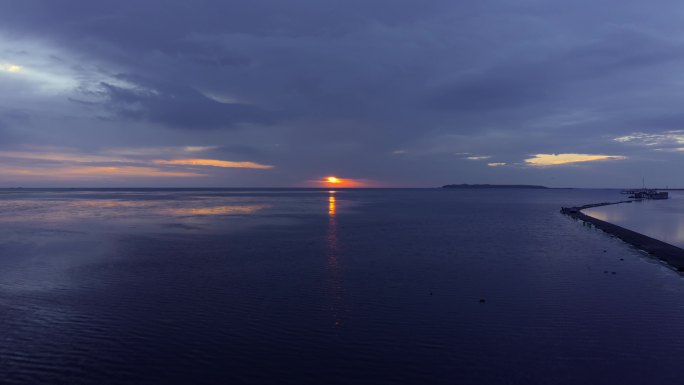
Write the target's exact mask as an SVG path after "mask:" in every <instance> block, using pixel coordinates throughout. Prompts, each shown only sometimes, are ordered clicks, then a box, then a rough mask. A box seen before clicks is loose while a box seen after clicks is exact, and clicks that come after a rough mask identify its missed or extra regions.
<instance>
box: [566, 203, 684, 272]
mask: <svg viewBox="0 0 684 385" xmlns="http://www.w3.org/2000/svg"><path fill="white" fill-rule="evenodd" d="M631 202H632V201H620V202H603V203H594V204H589V205H584V206H576V207H562V208H561V210H560V212H561V213H562V214H565V215H567V216H569V217H571V218H574V219H577V220H581V221H583V222H586V223H589V224H591V225H593V226H594V227H596V228H597V229H599V230H602V231H604V232H606V233H608V234H610V235H613V236H615V237H617V238H619V239H621V240H622V241H624V242H626V243H628V244H630V245H632V246H634V247H635V248H637V249H639V250H642V251H644V252H646V253H648V254H650V255H651V256H653V257H655V258H657V259H659V260H661V261H663V262H665V263H667V264H668V265H670V266H671V267H672V268H674V269H675V270H677V271H680V272H684V249H681V248H679V247H677V246H673V245H671V244H669V243H665V242H663V241H660V240H658V239H655V238H651V237H649V236H646V235H644V234H641V233H637V232H636V231H632V230H629V229H626V228H624V227H621V226H618V225H614V224H612V223H609V222H606V221H602V220H600V219H597V218H594V217H591V216H589V215H587V214H584V213H583V212H582V210H584V209H589V208H592V207H600V206H608V205H615V204H620V203H631Z"/></svg>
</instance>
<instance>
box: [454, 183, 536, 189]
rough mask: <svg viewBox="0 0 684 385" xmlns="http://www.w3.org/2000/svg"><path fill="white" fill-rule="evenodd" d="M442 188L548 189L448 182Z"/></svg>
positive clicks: (528, 185)
mask: <svg viewBox="0 0 684 385" xmlns="http://www.w3.org/2000/svg"><path fill="white" fill-rule="evenodd" d="M442 188H517V189H547V188H548V187H546V186H535V185H531V184H448V185H445V186H442Z"/></svg>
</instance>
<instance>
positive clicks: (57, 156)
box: [0, 151, 129, 163]
mask: <svg viewBox="0 0 684 385" xmlns="http://www.w3.org/2000/svg"><path fill="white" fill-rule="evenodd" d="M0 157H2V158H13V159H28V160H47V161H51V162H72V163H92V162H128V161H129V160H128V159H125V158H119V157H110V156H100V155H89V154H74V153H71V152H55V151H48V152H39V151H0Z"/></svg>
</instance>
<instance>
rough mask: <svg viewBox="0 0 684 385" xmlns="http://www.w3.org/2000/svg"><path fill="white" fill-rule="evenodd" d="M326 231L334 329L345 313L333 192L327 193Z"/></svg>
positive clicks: (335, 201)
mask: <svg viewBox="0 0 684 385" xmlns="http://www.w3.org/2000/svg"><path fill="white" fill-rule="evenodd" d="M328 194H329V195H328V231H327V234H326V270H327V275H328V280H327V285H328V295H329V296H330V312H331V313H332V317H333V319H334V322H335V323H334V325H335V327H336V328H337V327H341V326H342V325H343V317H344V315H345V314H346V313H347V310H346V308H345V306H344V302H345V300H344V297H345V296H344V282H343V281H344V277H343V273H342V268H341V266H340V242H339V238H338V227H337V217H336V214H337V199H336V198H335V195H334V194H335V191H329V192H328Z"/></svg>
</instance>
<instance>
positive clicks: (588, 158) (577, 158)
mask: <svg viewBox="0 0 684 385" xmlns="http://www.w3.org/2000/svg"><path fill="white" fill-rule="evenodd" d="M610 159H613V160H620V159H627V157H625V156H622V155H592V154H535V155H534V156H533V157H532V158H529V159H525V163H527V164H528V165H531V166H558V165H563V164H571V163H583V162H595V161H600V160H610Z"/></svg>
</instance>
